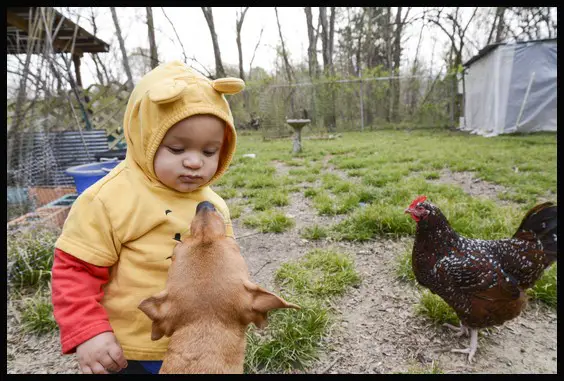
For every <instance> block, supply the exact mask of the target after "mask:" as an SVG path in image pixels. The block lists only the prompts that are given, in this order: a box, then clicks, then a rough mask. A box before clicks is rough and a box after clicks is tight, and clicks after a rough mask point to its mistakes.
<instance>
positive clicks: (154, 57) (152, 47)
mask: <svg viewBox="0 0 564 381" xmlns="http://www.w3.org/2000/svg"><path fill="white" fill-rule="evenodd" d="M146 9H147V29H148V30H149V51H150V52H151V69H154V68H156V67H157V66H159V56H158V54H157V43H156V42H155V27H154V25H153V10H152V9H151V7H146Z"/></svg>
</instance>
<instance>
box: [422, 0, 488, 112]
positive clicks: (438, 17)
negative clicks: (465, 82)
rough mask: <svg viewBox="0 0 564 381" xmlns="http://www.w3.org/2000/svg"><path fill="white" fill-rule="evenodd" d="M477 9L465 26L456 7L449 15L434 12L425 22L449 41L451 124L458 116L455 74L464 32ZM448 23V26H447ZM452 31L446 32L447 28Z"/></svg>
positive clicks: (439, 11) (463, 40)
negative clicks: (437, 28)
mask: <svg viewBox="0 0 564 381" xmlns="http://www.w3.org/2000/svg"><path fill="white" fill-rule="evenodd" d="M477 11H478V8H474V10H473V12H472V14H471V15H470V17H469V19H468V21H467V23H466V25H465V26H462V25H461V20H460V19H459V16H460V8H459V7H456V8H455V9H454V10H453V11H452V12H450V13H443V9H442V8H441V9H439V10H437V11H435V12H434V13H433V14H432V15H431V16H430V17H428V18H427V20H428V21H429V22H431V23H433V24H435V25H437V26H438V27H439V28H440V29H441V30H442V31H443V32H444V33H445V34H446V35H447V37H448V38H449V40H450V41H451V47H450V50H449V62H448V66H449V68H450V76H451V80H452V82H451V83H452V87H451V91H452V97H451V100H452V101H451V108H450V110H451V122H452V123H454V122H455V120H458V118H459V116H460V106H461V104H460V103H461V99H460V97H459V95H458V77H457V72H458V70H459V68H460V67H461V65H462V52H463V48H464V44H465V43H466V31H467V30H468V27H469V26H470V23H471V22H472V19H473V18H474V16H475V15H476V12H477ZM449 23H450V25H448V24H449ZM449 26H450V27H451V28H452V30H448V29H447V28H448V27H449Z"/></svg>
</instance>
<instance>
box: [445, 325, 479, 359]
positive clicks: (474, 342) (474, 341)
mask: <svg viewBox="0 0 564 381" xmlns="http://www.w3.org/2000/svg"><path fill="white" fill-rule="evenodd" d="M476 349H478V330H477V329H472V328H471V329H470V346H469V347H468V348H464V349H451V352H458V353H468V362H470V363H471V362H472V359H473V358H474V354H475V353H476Z"/></svg>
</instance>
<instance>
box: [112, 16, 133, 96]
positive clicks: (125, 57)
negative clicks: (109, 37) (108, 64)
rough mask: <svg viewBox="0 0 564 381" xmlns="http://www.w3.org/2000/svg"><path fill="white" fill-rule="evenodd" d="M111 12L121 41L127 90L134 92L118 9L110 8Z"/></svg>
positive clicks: (120, 46)
mask: <svg viewBox="0 0 564 381" xmlns="http://www.w3.org/2000/svg"><path fill="white" fill-rule="evenodd" d="M110 11H111V12H112V19H113V20H114V25H115V27H116V35H117V38H118V41H119V48H120V50H121V56H122V60H123V61H122V63H123V69H124V71H125V75H126V76H127V89H128V90H129V91H132V90H133V77H132V75H131V68H130V67H129V61H128V60H127V51H126V50H125V43H124V41H123V37H122V35H121V28H120V27H119V22H118V18H117V14H116V9H115V8H114V7H110Z"/></svg>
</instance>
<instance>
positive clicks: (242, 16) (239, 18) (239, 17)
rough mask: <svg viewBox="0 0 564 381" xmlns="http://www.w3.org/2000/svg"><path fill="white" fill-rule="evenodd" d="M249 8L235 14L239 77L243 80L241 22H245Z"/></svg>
mask: <svg viewBox="0 0 564 381" xmlns="http://www.w3.org/2000/svg"><path fill="white" fill-rule="evenodd" d="M248 10H249V7H246V8H245V9H244V10H243V11H241V13H239V12H237V16H236V17H237V18H236V20H235V25H236V27H237V39H236V40H237V50H238V52H239V77H240V78H241V79H242V80H243V81H244V80H245V70H244V69H243V47H242V46H241V28H242V27H243V21H244V20H245V14H247V11H248Z"/></svg>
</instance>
